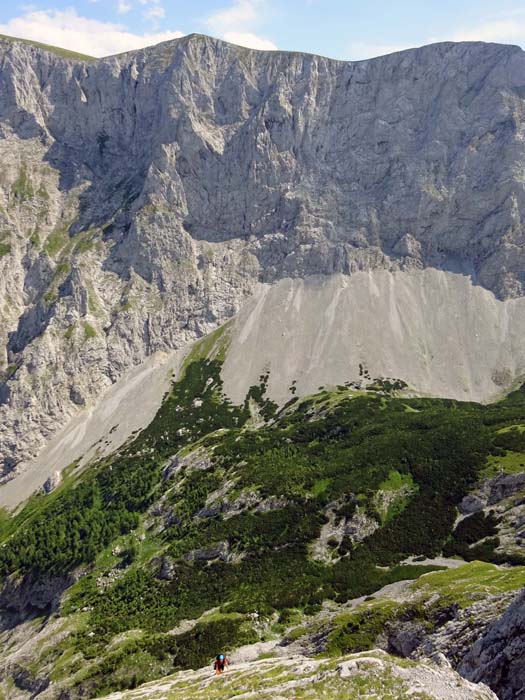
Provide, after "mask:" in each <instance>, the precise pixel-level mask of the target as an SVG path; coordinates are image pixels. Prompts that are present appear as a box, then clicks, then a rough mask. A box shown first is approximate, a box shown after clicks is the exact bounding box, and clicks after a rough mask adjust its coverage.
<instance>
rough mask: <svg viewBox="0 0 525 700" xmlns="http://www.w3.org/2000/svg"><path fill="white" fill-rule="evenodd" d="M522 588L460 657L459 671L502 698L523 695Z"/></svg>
mask: <svg viewBox="0 0 525 700" xmlns="http://www.w3.org/2000/svg"><path fill="white" fill-rule="evenodd" d="M524 629H525V591H523V592H522V594H521V595H520V596H519V597H518V598H517V599H516V601H515V602H514V603H513V605H511V606H510V608H509V609H508V610H507V611H506V612H505V614H504V615H502V616H501V617H500V618H499V619H498V620H496V621H494V622H493V623H492V624H491V625H490V626H489V628H488V630H487V631H486V633H485V635H484V636H483V637H482V638H481V639H479V640H478V641H477V642H476V643H475V644H474V646H473V647H472V649H471V651H470V652H469V653H468V654H467V656H466V657H465V658H464V659H463V661H462V663H461V665H460V668H459V671H460V673H461V675H462V676H464V677H465V678H468V679H469V680H473V681H474V682H476V683H479V682H483V683H485V684H486V685H488V686H490V687H491V688H492V689H493V690H494V692H495V693H496V694H497V696H498V698H500V699H501V700H514V699H516V700H517V698H520V697H522V696H523V689H524V687H525V664H524V663H523V659H524V658H525V636H524Z"/></svg>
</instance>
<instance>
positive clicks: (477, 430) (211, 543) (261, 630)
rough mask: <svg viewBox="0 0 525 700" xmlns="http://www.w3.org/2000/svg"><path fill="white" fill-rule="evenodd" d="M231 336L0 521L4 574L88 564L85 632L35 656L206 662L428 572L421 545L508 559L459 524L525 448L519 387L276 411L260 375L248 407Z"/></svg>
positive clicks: (68, 610) (80, 662) (297, 403)
mask: <svg viewBox="0 0 525 700" xmlns="http://www.w3.org/2000/svg"><path fill="white" fill-rule="evenodd" d="M221 337H222V336H221V333H219V334H217V335H216V336H215V337H214V338H211V339H209V338H208V339H206V340H205V341H204V343H205V348H204V346H202V347H200V349H199V346H197V348H196V349H195V351H194V352H193V353H192V355H191V356H190V357H189V359H188V361H187V362H186V364H185V367H184V373H183V376H182V378H181V379H180V380H179V381H178V382H176V383H175V384H174V385H173V390H172V392H171V394H170V395H169V396H168V397H167V398H166V399H165V401H164V403H163V405H162V407H161V408H160V410H159V412H158V414H157V416H156V418H155V419H154V420H153V422H152V423H151V424H150V426H149V427H148V428H146V429H145V430H144V431H143V432H142V433H140V434H139V435H137V436H136V438H135V439H134V440H133V441H131V442H130V443H129V444H128V445H126V446H124V447H123V448H122V449H121V450H120V451H119V452H117V453H116V454H115V455H113V456H112V457H111V458H107V459H104V460H103V461H102V462H100V463H99V464H96V465H94V466H93V467H92V468H91V469H89V470H87V471H85V472H83V473H82V474H80V475H77V476H75V472H74V471H73V472H72V473H71V474H70V475H69V476H68V477H67V478H66V479H65V481H64V484H63V485H62V486H61V487H60V488H59V489H58V490H57V491H56V492H54V493H53V494H52V495H50V496H35V497H34V498H33V499H32V500H31V501H30V502H29V503H28V504H27V505H26V507H25V508H24V509H23V510H22V511H21V512H20V513H19V514H17V515H16V516H15V517H14V518H13V519H9V518H3V519H2V520H1V522H0V528H1V531H0V532H1V535H0V541H1V542H2V546H1V547H0V575H1V576H2V577H3V578H4V579H5V578H6V577H8V576H12V575H16V576H17V577H19V578H20V579H21V580H25V581H28V580H33V579H34V578H39V577H42V576H43V575H44V574H45V575H47V576H61V575H63V574H64V573H65V572H67V571H73V570H74V569H75V568H78V567H82V571H83V573H84V575H83V576H81V577H80V579H79V581H78V582H77V583H76V584H75V585H74V586H73V587H72V588H70V590H69V591H68V593H67V595H66V596H65V598H64V601H63V604H62V607H61V610H60V613H59V615H60V618H61V619H62V620H64V621H65V622H66V623H67V624H69V629H70V632H72V633H71V634H69V636H66V637H65V638H64V639H63V640H62V641H61V642H60V643H59V644H53V645H52V646H50V648H48V649H47V650H46V651H45V654H44V653H43V656H42V658H40V661H38V662H35V663H36V665H37V666H38V664H40V665H41V668H46V669H47V671H46V672H49V673H51V675H52V677H53V678H55V679H56V680H57V681H59V682H66V683H67V684H68V685H69V686H70V692H71V693H72V695H73V696H75V695H76V694H78V695H80V694H84V695H85V694H88V695H90V696H93V695H100V694H102V693H105V692H110V691H112V690H117V689H121V688H129V687H134V686H135V685H136V684H137V683H139V682H142V681H145V680H148V679H152V678H156V677H159V676H161V675H163V674H166V673H168V672H170V671H171V670H172V669H173V668H187V667H198V666H200V665H202V664H205V663H207V660H208V658H209V657H210V655H211V656H213V654H214V650H215V649H216V648H217V647H221V646H223V645H229V646H230V647H231V646H235V645H236V644H241V643H250V642H253V641H256V640H257V639H260V638H261V637H262V638H264V637H265V635H268V634H270V633H271V632H272V630H274V631H275V625H277V626H279V625H283V624H285V621H286V619H287V616H289V615H290V613H289V611H290V610H292V609H293V610H298V611H300V613H301V614H307V615H308V614H313V613H315V612H316V611H318V610H319V609H320V604H321V603H322V602H323V601H325V600H332V601H335V602H338V603H343V602H345V601H347V600H349V599H351V598H354V597H357V596H361V595H366V594H369V593H371V592H373V591H375V590H377V589H378V588H380V587H382V586H383V585H385V584H387V583H391V582H394V581H398V580H401V579H410V578H417V577H418V576H420V575H421V574H422V573H424V572H425V571H429V570H430V569H429V568H428V567H427V568H425V567H422V566H405V565H402V564H400V562H401V561H402V560H403V559H404V558H405V557H407V556H409V555H421V556H433V555H436V554H439V553H441V552H442V551H443V550H444V549H447V548H448V550H449V553H450V554H454V553H455V552H460V553H462V554H465V553H467V554H469V558H472V559H474V558H480V559H485V560H493V561H496V562H498V561H503V560H504V556H503V557H502V555H496V554H495V551H494V550H495V548H496V546H497V537H496V536H494V523H493V522H492V521H491V522H485V521H483V522H476V527H475V529H476V536H477V539H480V538H483V537H487V536H488V539H486V540H484V542H483V545H482V546H481V547H478V548H476V546H474V547H473V548H472V549H470V547H471V543H474V545H475V542H477V539H474V540H472V533H471V532H470V531H469V528H467V536H468V537H470V540H468V541H462V539H461V537H462V535H461V532H460V533H459V534H458V533H457V532H456V533H455V534H454V536H453V534H452V533H453V528H454V521H455V517H456V506H457V504H458V503H459V501H460V500H461V499H462V498H463V496H464V495H465V494H466V493H467V492H468V491H469V489H471V488H472V486H473V485H474V484H475V483H476V482H477V480H478V479H479V477H480V475H481V474H482V473H483V470H484V469H485V468H486V465H487V463H489V462H490V460H491V459H493V458H495V457H497V456H498V455H499V456H504V455H505V453H506V451H507V450H512V452H513V453H520V452H523V453H524V454H525V432H523V431H519V430H506V428H507V427H510V426H515V425H521V424H522V423H524V422H525V390H524V389H520V390H518V391H516V392H514V393H513V394H511V395H510V396H509V397H507V399H505V400H504V401H500V402H498V403H496V404H493V405H489V406H482V405H477V404H472V403H460V402H455V401H450V400H439V399H422V398H418V399H414V398H397V397H396V396H395V392H394V393H392V394H388V393H387V392H385V390H384V387H381V388H380V390H379V391H376V392H368V393H366V392H359V393H353V392H352V391H350V390H349V389H347V388H345V387H340V388H339V389H337V390H336V391H334V392H321V393H320V394H318V395H316V396H315V397H311V398H309V399H303V400H295V399H294V400H292V402H290V404H289V405H288V406H287V407H286V408H285V409H284V410H282V411H280V412H278V411H277V407H276V406H275V405H273V404H272V403H271V402H268V401H267V400H266V399H265V387H266V383H267V381H268V377H267V376H262V377H261V378H260V384H259V385H258V386H256V387H252V388H251V389H250V392H249V395H248V396H247V398H246V401H245V403H244V404H243V405H240V406H235V405H232V404H231V402H229V401H228V400H227V399H226V398H225V397H224V395H223V393H222V382H221V378H220V369H221V362H222V357H223V355H224V350H225V347H224V342H226V341H224V342H223V341H221ZM224 337H225V336H224ZM223 340H224V338H223ZM254 407H257V410H256V413H257V415H258V419H257V422H254V421H253V420H252V415H253V411H254ZM261 416H264V418H265V422H264V423H263V424H262V425H261V423H260V421H261ZM257 426H258V427H257ZM176 454H178V457H177V458H175V459H174V455H176ZM167 465H171V467H169V468H168V469H166V466H167ZM356 517H357V519H358V520H359V519H361V520H364V521H366V522H367V523H368V524H370V523H372V524H373V527H372V528H371V529H370V530H369V531H368V536H367V537H365V538H364V539H363V540H362V541H359V539H360V538H359V537H358V538H357V539H356V537H355V536H352V535H351V534H350V533H351V528H350V530H348V529H345V528H344V527H343V530H342V534H341V533H340V535H341V536H339V537H328V538H327V542H326V543H325V549H326V550H327V552H326V554H327V556H326V557H325V558H324V559H319V558H315V557H313V556H312V551H313V550H312V546H313V543H315V542H316V541H319V538H320V536H321V533H322V532H323V528H326V527H327V523H329V522H330V518H332V520H333V522H334V523H336V524H341V523H342V524H343V526H344V525H345V523H346V525H349V524H351V523H353V522H355V518H356ZM470 529H471V530H472V527H471V528H470ZM513 563H519V562H518V561H516V560H513ZM166 567H167V568H168V569H169V574H168V575H166V574H165V573H163V571H164V570H165V569H166ZM209 611H215V612H213V613H210V612H209ZM185 620H193V621H194V622H192V623H191V624H190V625H189V626H187V625H186V626H184V625H185V623H184V621H185ZM68 621H69V623H68ZM181 623H184V625H183V626H182V627H181V626H180V625H181ZM174 630H175V632H174Z"/></svg>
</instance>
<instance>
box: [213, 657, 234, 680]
mask: <svg viewBox="0 0 525 700" xmlns="http://www.w3.org/2000/svg"><path fill="white" fill-rule="evenodd" d="M229 665H230V662H229V661H228V659H227V658H226V656H224V654H217V656H216V657H215V661H214V662H213V668H214V669H215V675H216V676H220V675H221V673H223V672H224V670H225V668H226V666H229Z"/></svg>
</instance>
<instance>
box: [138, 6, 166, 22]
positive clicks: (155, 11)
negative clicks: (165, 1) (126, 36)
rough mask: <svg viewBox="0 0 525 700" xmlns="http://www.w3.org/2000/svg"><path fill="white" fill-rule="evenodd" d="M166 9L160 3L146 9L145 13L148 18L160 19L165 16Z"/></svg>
mask: <svg viewBox="0 0 525 700" xmlns="http://www.w3.org/2000/svg"><path fill="white" fill-rule="evenodd" d="M165 14H166V10H165V9H164V8H163V7H161V6H160V5H153V6H152V7H150V8H149V10H145V11H144V12H143V15H144V17H145V18H146V19H152V20H159V19H162V18H163V17H164V15H165Z"/></svg>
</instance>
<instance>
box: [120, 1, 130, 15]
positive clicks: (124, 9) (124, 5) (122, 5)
mask: <svg viewBox="0 0 525 700" xmlns="http://www.w3.org/2000/svg"><path fill="white" fill-rule="evenodd" d="M130 10H131V3H130V2H126V0H118V4H117V12H118V13H119V15H125V14H126V12H129V11H130Z"/></svg>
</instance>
